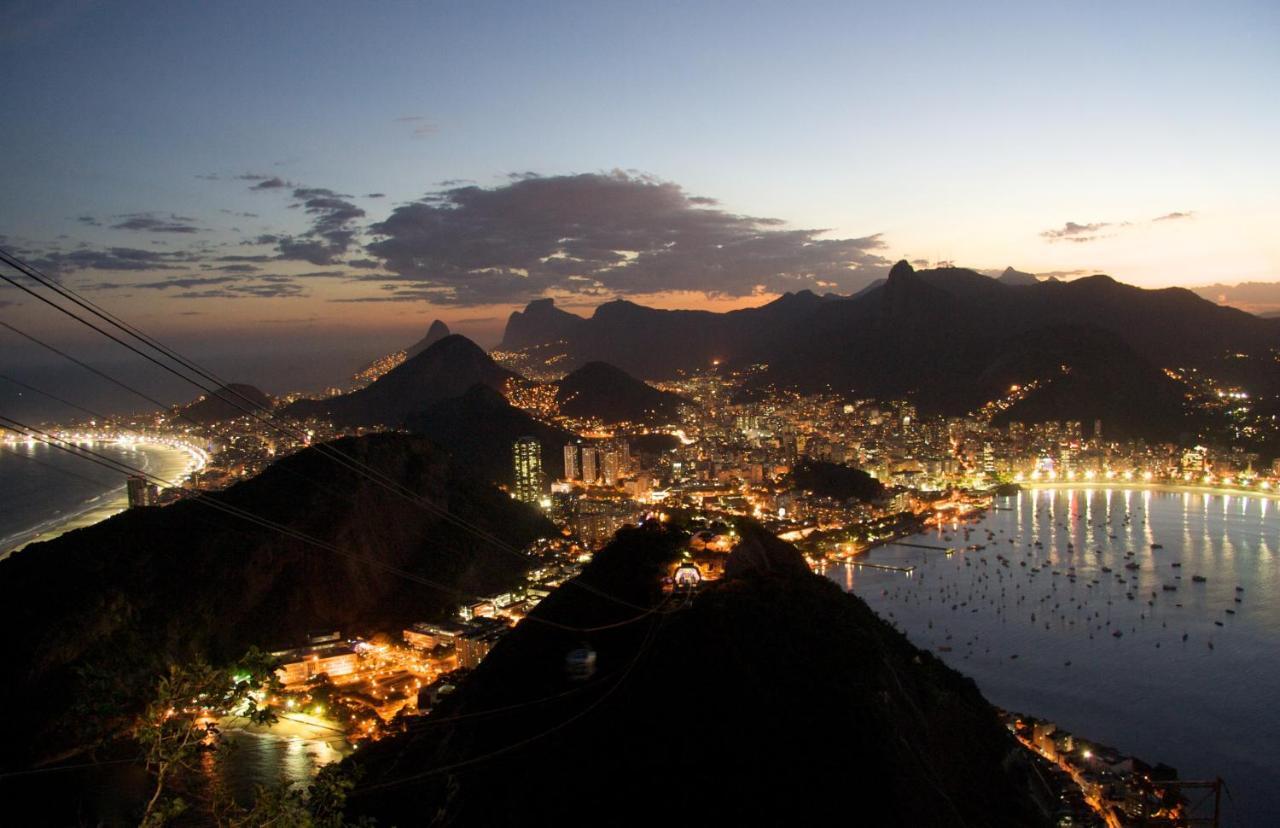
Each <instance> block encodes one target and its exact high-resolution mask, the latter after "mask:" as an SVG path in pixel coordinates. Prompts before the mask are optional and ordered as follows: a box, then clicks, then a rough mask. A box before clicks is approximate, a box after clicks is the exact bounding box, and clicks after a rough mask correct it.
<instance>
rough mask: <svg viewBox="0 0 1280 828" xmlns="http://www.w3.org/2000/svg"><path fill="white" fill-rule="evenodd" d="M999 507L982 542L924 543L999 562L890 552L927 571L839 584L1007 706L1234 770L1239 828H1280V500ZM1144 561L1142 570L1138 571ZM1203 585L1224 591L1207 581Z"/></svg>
mask: <svg viewBox="0 0 1280 828" xmlns="http://www.w3.org/2000/svg"><path fill="white" fill-rule="evenodd" d="M995 505H996V507H997V508H996V509H994V510H992V511H990V512H988V513H987V515H986V516H985V517H984V518H983V519H982V520H981V521H980V522H978V523H977V524H975V525H974V526H973V528H972V530H971V531H970V534H969V538H968V539H967V540H966V539H965V536H964V533H963V530H960V531H954V530H944V531H937V532H932V533H929V534H925V535H919V536H916V537H915V538H912V539H908V540H910V541H911V542H916V543H924V544H934V545H939V546H949V547H955V548H956V549H958V550H959V549H963V548H964V547H965V546H967V545H969V544H985V545H986V546H987V548H986V549H985V550H983V551H966V552H957V553H956V554H954V555H953V556H952V557H951V558H947V557H946V556H945V553H943V552H933V551H927V550H921V549H912V548H908V547H901V546H890V547H883V548H880V549H876V550H873V551H872V552H870V553H869V557H868V558H867V559H868V560H870V561H874V562H879V563H889V564H901V565H905V564H914V565H915V566H916V567H917V569H916V571H915V574H914V577H911V578H906V577H904V576H903V575H901V574H896V573H891V572H884V571H877V570H874V569H858V568H855V567H853V566H846V565H836V566H833V567H831V568H829V570H828V577H830V578H832V579H833V580H835V581H836V582H837V583H839V584H841V585H843V586H844V587H845V588H846V589H850V590H852V591H854V592H856V593H857V594H858V595H859V596H860V597H862V598H863V599H865V600H866V601H867V603H868V604H870V605H871V607H872V608H873V609H875V610H876V611H877V612H879V613H880V615H881V616H882V617H884V618H886V619H887V620H890V621H892V622H894V623H896V624H897V625H898V626H899V628H900V629H902V630H903V631H904V632H905V633H906V634H907V635H908V636H909V637H910V638H911V639H912V641H913V642H914V643H916V644H917V645H918V646H920V647H923V648H927V649H930V650H932V651H934V652H935V653H936V654H937V655H938V656H939V657H940V658H942V659H944V660H945V661H946V662H947V663H948V664H950V665H951V666H952V667H954V668H956V669H957V670H959V671H961V672H963V673H965V674H967V675H969V676H971V677H973V678H974V679H975V680H976V681H977V683H978V686H979V687H980V688H981V689H982V691H983V693H984V694H985V695H986V696H987V698H988V699H990V700H991V701H992V702H993V703H995V704H998V705H1001V706H1003V707H1007V708H1010V709H1014V710H1020V711H1024V712H1027V713H1031V714H1035V715H1039V716H1043V717H1045V718H1048V719H1051V720H1053V721H1055V722H1057V723H1058V724H1059V725H1061V726H1062V727H1065V728H1067V729H1069V730H1071V731H1073V732H1076V733H1078V734H1080V735H1081V736H1083V737H1086V738H1091V739H1095V740H1097V741H1100V742H1104V743H1109V744H1112V745H1114V746H1115V747H1117V748H1119V749H1120V750H1121V751H1122V752H1127V753H1133V754H1135V755H1138V756H1140V757H1141V758H1143V759H1146V760H1148V761H1151V762H1167V763H1169V764H1171V765H1174V766H1175V767H1177V768H1178V769H1179V771H1180V773H1181V775H1182V776H1183V778H1192V777H1212V776H1214V775H1216V774H1220V775H1222V776H1223V777H1224V778H1225V779H1226V780H1227V784H1228V786H1229V787H1230V789H1231V794H1232V797H1231V801H1229V802H1228V803H1227V806H1226V807H1227V810H1226V814H1227V816H1228V817H1229V819H1228V822H1227V824H1229V825H1264V824H1270V819H1271V817H1270V815H1272V814H1275V813H1280V790H1278V789H1277V788H1275V786H1274V781H1275V780H1276V779H1277V778H1280V713H1278V712H1277V711H1276V710H1275V702H1276V700H1277V698H1280V695H1278V694H1277V687H1280V601H1278V600H1277V599H1280V513H1278V512H1277V509H1276V504H1274V503H1271V502H1270V501H1269V500H1267V499H1266V498H1258V497H1251V496H1238V495H1231V496H1223V495H1213V494H1201V493H1189V492H1188V493H1182V492H1167V491H1147V490H1141V491H1134V490H1131V489H1103V488H1093V489H1086V488H1081V489H1057V490H1047V489H1046V490H1041V491H1024V492H1021V493H1019V494H1018V495H1016V496H1013V497H1009V498H1001V499H997V501H996V504H995ZM1126 516H1127V517H1128V520H1127V521H1126V519H1125V518H1126ZM988 530H990V532H992V533H994V540H991V541H988ZM948 535H949V536H950V540H949V541H948V540H946V539H945V537H946V536H948ZM1112 535H1114V536H1115V537H1112ZM1011 538H1012V539H1013V542H1012V543H1011V542H1010V539H1011ZM1037 540H1038V541H1040V542H1041V543H1042V544H1043V548H1037V547H1035V546H1033V545H1032V544H1033V543H1034V542H1035V541H1037ZM1068 543H1071V544H1073V547H1074V548H1072V549H1069V548H1068V546H1067V544H1068ZM1153 543H1159V544H1162V545H1163V549H1158V550H1153V549H1151V544H1153ZM1098 550H1101V554H1099V553H1098ZM1129 551H1131V552H1133V553H1134V555H1133V557H1132V558H1126V557H1125V553H1126V552H1129ZM997 554H1000V555H1003V556H1004V557H1005V558H1007V559H1008V560H1009V564H1008V566H1007V567H1006V566H1004V565H1001V563H1000V562H999V561H998V560H997V559H996V555H997ZM983 559H985V560H986V563H985V564H984V563H982V560H983ZM1130 561H1134V562H1137V563H1138V564H1139V565H1140V569H1139V570H1138V571H1136V572H1132V571H1129V570H1126V569H1125V568H1124V565H1125V564H1126V563H1127V562H1130ZM1174 561H1179V562H1180V563H1181V564H1182V566H1181V567H1180V568H1176V567H1173V566H1171V564H1172V563H1173V562H1174ZM1024 562H1025V564H1026V565H1025V566H1022V565H1020V564H1021V563H1024ZM1104 566H1105V567H1108V568H1110V569H1111V570H1112V571H1111V572H1110V573H1104V572H1102V571H1101V570H1102V567H1104ZM1033 567H1043V568H1042V569H1041V571H1040V572H1039V573H1038V574H1035V573H1033V572H1032V571H1031V570H1032V568H1033ZM1070 567H1074V568H1075V569H1074V571H1075V573H1076V580H1075V582H1074V583H1072V582H1071V581H1070V580H1069V579H1068V577H1067V575H1068V572H1069V571H1070V570H1069V568H1070ZM1054 570H1057V571H1058V572H1059V573H1061V574H1059V575H1057V576H1054V575H1053V574H1052V573H1053V571H1054ZM1195 574H1199V575H1203V576H1204V577H1205V578H1206V579H1207V581H1206V582H1205V583H1193V582H1192V575H1195ZM1121 578H1122V579H1124V583H1121V582H1119V580H1118V579H1121ZM1094 580H1097V582H1098V583H1096V584H1094V583H1093V581H1094ZM1166 584H1168V585H1173V586H1176V587H1177V590H1176V591H1174V592H1167V591H1165V590H1164V589H1163V587H1164V585H1166ZM1237 586H1240V587H1243V590H1244V591H1243V592H1239V593H1238V592H1237V591H1236V587H1237ZM1127 592H1132V593H1133V594H1134V596H1135V597H1134V599H1133V600H1129V599H1128V598H1126V593H1127ZM1153 593H1154V594H1153ZM1237 598H1239V599H1240V601H1239V603H1237V602H1236V599H1237ZM1149 602H1150V603H1149ZM1179 604H1180V605H1181V606H1178V605H1179ZM953 607H954V609H953ZM1228 610H1231V611H1234V614H1231V613H1230V612H1228ZM1033 614H1034V616H1035V620H1034V621H1033V620H1032V615H1033ZM1215 622H1219V623H1220V624H1221V626H1219V624H1218V623H1215ZM930 624H932V627H931V626H930ZM1115 631H1119V632H1121V634H1122V635H1121V637H1115V636H1114V634H1113V633H1114V632H1115ZM1184 634H1185V635H1186V637H1187V639H1186V641H1185V642H1184V641H1183V640H1182V637H1183V635H1184ZM1210 643H1212V645H1213V646H1212V648H1210V646H1209V645H1210ZM940 647H950V648H951V651H950V652H941V651H939V649H938V648H940ZM1013 655H1017V656H1018V657H1017V659H1013V658H1011V656H1013ZM1067 662H1070V666H1067ZM1233 809H1234V811H1233Z"/></svg>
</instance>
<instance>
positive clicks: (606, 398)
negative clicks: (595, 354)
mask: <svg viewBox="0 0 1280 828" xmlns="http://www.w3.org/2000/svg"><path fill="white" fill-rule="evenodd" d="M556 399H557V401H558V402H559V403H560V411H561V413H563V414H568V415H569V416H572V417H595V418H598V419H600V420H603V421H604V422H608V423H616V422H622V421H631V422H641V421H645V420H654V419H658V420H670V419H673V418H674V416H675V413H676V409H677V408H678V407H679V405H680V403H681V402H682V399H681V398H680V397H679V396H677V395H675V394H669V393H667V392H665V391H659V390H658V389H657V388H654V387H652V386H651V385H648V384H647V383H645V382H643V381H641V380H638V379H636V378H635V377H633V376H631V375H630V374H628V373H627V372H626V371H623V370H622V369H621V368H619V367H617V366H616V365H611V364H609V363H607V362H602V361H599V360H595V361H592V362H588V363H586V364H585V365H583V366H582V367H581V368H578V369H577V370H576V371H573V372H572V373H570V374H569V375H568V376H566V377H565V378H564V379H562V380H560V383H559V388H558V389H557V391H556Z"/></svg>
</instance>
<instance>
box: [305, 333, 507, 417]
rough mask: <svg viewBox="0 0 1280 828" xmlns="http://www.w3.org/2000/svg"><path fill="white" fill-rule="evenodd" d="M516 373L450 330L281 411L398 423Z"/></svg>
mask: <svg viewBox="0 0 1280 828" xmlns="http://www.w3.org/2000/svg"><path fill="white" fill-rule="evenodd" d="M514 376H516V375H515V374H513V373H511V372H510V371H508V370H506V369H505V368H502V367H501V366H499V365H498V364H497V363H496V362H494V361H493V359H492V358H490V356H489V355H488V354H487V353H485V351H484V349H483V348H481V347H480V346H479V345H477V344H475V343H474V342H472V341H471V340H470V339H467V338H466V337H465V336H462V335H460V334H450V335H449V336H446V337H445V338H444V339H441V340H440V341H439V342H436V343H435V344H434V345H432V346H431V347H429V348H427V349H426V350H425V351H423V352H422V353H420V354H418V355H417V356H415V357H413V358H411V359H406V360H405V361H404V362H402V363H401V364H400V365H398V366H396V367H395V368H393V369H392V370H390V371H388V372H387V373H386V374H385V375H384V376H382V377H380V378H379V379H378V380H377V381H375V382H374V383H373V384H371V385H369V386H367V387H365V388H361V389H360V390H358V391H353V392H351V393H350V394H343V395H341V396H338V397H331V398H329V399H325V400H298V401H297V402H295V403H294V404H293V405H290V406H289V407H288V408H286V409H285V413H286V414H288V415H290V416H293V417H300V418H305V417H323V416H327V417H330V418H332V419H333V421H334V422H337V423H341V424H344V425H400V424H402V423H403V422H404V421H405V418H406V417H408V416H409V415H410V414H413V413H414V412H417V411H420V410H422V409H423V408H425V407H426V406H428V405H430V404H432V403H434V402H437V401H438V400H443V399H448V398H449V397H456V396H459V395H460V394H463V393H464V392H466V391H467V389H469V388H471V386H473V385H475V384H476V383H483V384H485V385H490V386H493V387H500V386H502V384H503V383H505V382H506V381H507V380H508V379H510V378H511V377H514Z"/></svg>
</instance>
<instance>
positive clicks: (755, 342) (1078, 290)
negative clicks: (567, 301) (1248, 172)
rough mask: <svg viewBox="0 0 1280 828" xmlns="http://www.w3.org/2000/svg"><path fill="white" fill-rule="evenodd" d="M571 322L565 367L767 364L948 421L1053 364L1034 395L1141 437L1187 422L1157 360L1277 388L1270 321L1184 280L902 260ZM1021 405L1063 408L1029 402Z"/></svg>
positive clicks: (776, 373)
mask: <svg viewBox="0 0 1280 828" xmlns="http://www.w3.org/2000/svg"><path fill="white" fill-rule="evenodd" d="M1015 273H1016V271H1015ZM1006 275H1007V274H1006ZM1014 282H1025V280H1023V279H1020V278H1015V279H1014ZM573 319H576V320H577V321H576V322H573V324H572V325H571V326H568V328H571V329H572V333H571V334H570V335H568V339H566V340H564V342H562V343H561V344H559V346H557V347H558V349H559V351H558V352H562V353H564V354H566V356H567V357H568V360H567V363H570V365H581V363H582V362H588V361H596V360H603V361H607V362H611V363H613V365H616V366H618V367H621V369H622V370H625V371H627V372H630V374H632V375H635V376H641V378H650V379H658V378H667V376H672V375H675V374H676V372H678V371H687V370H699V369H704V367H707V366H709V365H710V363H712V361H721V362H723V363H726V365H727V366H731V367H742V366H746V365H751V363H767V365H768V366H769V367H768V370H767V371H765V372H763V374H759V375H758V378H756V381H759V383H760V384H762V385H763V384H769V383H772V384H774V385H780V386H785V388H795V389H797V390H803V392H817V390H828V389H829V390H835V392H840V393H847V394H852V395H859V397H873V398H881V399H884V398H900V397H906V398H910V399H913V401H914V402H916V404H918V406H920V408H922V410H923V411H924V412H927V413H943V415H948V416H952V415H964V413H968V412H970V411H974V410H975V408H977V407H979V406H982V404H983V403H984V402H987V401H991V399H995V398H998V397H1001V395H1004V394H1005V393H1006V392H1007V388H1009V385H1011V384H1027V383H1029V381H1032V380H1046V379H1048V378H1050V375H1051V374H1052V372H1053V371H1056V370H1057V369H1059V366H1066V367H1068V369H1069V370H1070V371H1071V374H1070V381H1068V383H1056V384H1055V385H1052V386H1048V385H1046V388H1047V389H1048V388H1052V390H1046V394H1062V397H1061V401H1062V402H1064V403H1066V402H1070V406H1069V410H1070V411H1071V412H1073V416H1071V418H1080V420H1093V418H1097V417H1102V418H1103V420H1107V421H1108V422H1114V424H1116V425H1117V426H1119V427H1117V429H1116V431H1115V433H1116V434H1123V433H1128V434H1130V435H1135V436H1149V438H1157V436H1166V435H1169V434H1174V433H1179V431H1180V430H1190V429H1189V424H1187V422H1184V421H1183V417H1184V411H1183V406H1181V401H1180V399H1175V397H1174V394H1171V393H1169V392H1170V385H1169V380H1167V378H1165V376H1162V374H1161V369H1165V367H1198V369H1201V370H1203V371H1206V372H1207V374H1210V375H1211V376H1215V378H1219V379H1221V380H1222V381H1229V383H1239V384H1243V385H1247V386H1248V388H1249V389H1251V390H1253V392H1254V393H1257V394H1258V395H1268V394H1277V393H1280V372H1277V371H1275V365H1274V362H1272V361H1271V360H1270V358H1267V357H1268V354H1270V353H1271V351H1272V349H1274V348H1280V325H1277V324H1276V321H1275V320H1267V319H1260V317H1257V316H1253V315H1249V314H1245V312H1243V311H1238V310H1234V308H1229V307H1221V306H1216V305H1213V303H1212V302H1207V301H1204V299H1202V298H1199V297H1197V296H1196V294H1194V293H1192V292H1190V291H1184V289H1180V288H1169V289H1160V291H1146V289H1140V288H1135V287H1132V285H1125V284H1120V283H1117V282H1115V280H1114V279H1111V278H1110V276H1105V275H1096V276H1088V278H1084V279H1076V280H1074V282H1055V280H1044V282H1037V283H1036V284H1030V283H1025V284H1020V285H1018V287H1010V284H1007V283H1006V280H1004V279H991V278H988V276H983V275H982V274H978V273H975V271H973V270H966V269H963V267H942V269H934V270H922V271H916V270H915V269H914V267H911V265H910V264H908V262H905V261H900V262H897V264H896V265H893V267H892V269H891V270H890V273H888V275H887V278H886V279H884V280H883V283H881V284H878V285H873V287H869V288H868V289H865V291H863V292H860V293H859V294H856V296H854V297H850V298H845V299H823V298H819V297H817V296H814V294H813V293H808V292H800V293H795V294H787V296H783V297H781V298H778V299H777V301H774V302H771V303H769V305H765V306H763V307H758V308H749V310H742V311H732V312H728V314H712V312H707V311H662V310H654V308H645V307H641V306H639V305H635V303H631V302H609V303H605V305H602V306H600V307H599V308H596V311H595V314H594V315H593V316H591V317H590V319H581V317H573ZM562 328H563V326H562ZM534 334H535V331H534V330H532V329H531V328H529V326H526V328H525V330H524V331H522V335H525V337H529V338H534ZM559 334H563V330H561V331H559ZM1107 348H1110V352H1108V351H1107ZM1239 353H1248V354H1251V358H1249V360H1242V358H1239V357H1238V356H1236V354H1239ZM1108 360H1110V361H1111V362H1114V365H1107V361H1108ZM1069 388H1074V395H1070V397H1068V395H1066V394H1065V389H1069ZM1044 399H1050V397H1044ZM1064 411H1066V408H1064ZM1019 413H1020V416H1025V417H1036V418H1042V417H1043V418H1062V417H1065V416H1068V415H1065V413H1057V415H1056V416H1055V413H1053V411H1052V408H1051V407H1050V406H1047V404H1036V402H1034V401H1027V403H1025V404H1023V406H1020V408H1019ZM1108 430H1110V429H1108Z"/></svg>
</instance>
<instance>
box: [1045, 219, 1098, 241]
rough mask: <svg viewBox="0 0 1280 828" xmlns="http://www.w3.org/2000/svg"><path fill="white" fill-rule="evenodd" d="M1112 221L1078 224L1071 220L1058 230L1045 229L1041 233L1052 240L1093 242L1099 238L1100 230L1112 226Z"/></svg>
mask: <svg viewBox="0 0 1280 828" xmlns="http://www.w3.org/2000/svg"><path fill="white" fill-rule="evenodd" d="M1111 226H1112V224H1111V222H1107V221H1100V222H1095V223H1091V224H1076V223H1075V222H1074V221H1069V222H1067V223H1066V224H1064V225H1062V227H1061V229H1058V230H1045V231H1044V232H1043V233H1041V234H1040V235H1041V236H1042V237H1043V238H1046V239H1048V240H1049V241H1051V242H1056V241H1071V242H1091V241H1093V240H1094V239H1096V238H1098V231H1099V230H1102V229H1103V228H1105V227H1111Z"/></svg>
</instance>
